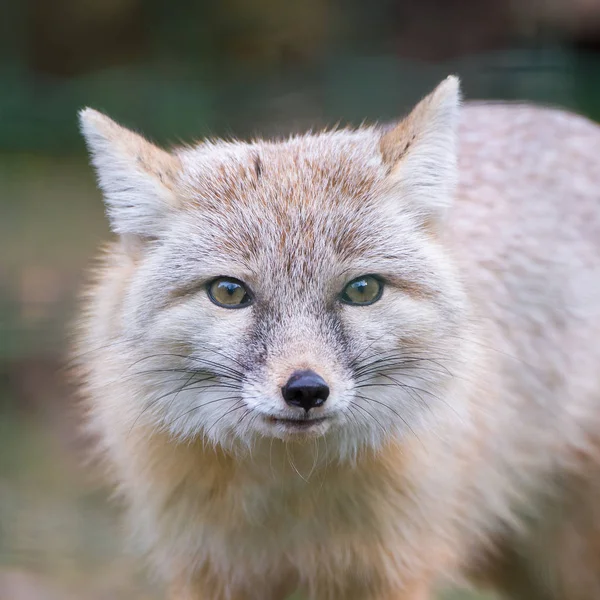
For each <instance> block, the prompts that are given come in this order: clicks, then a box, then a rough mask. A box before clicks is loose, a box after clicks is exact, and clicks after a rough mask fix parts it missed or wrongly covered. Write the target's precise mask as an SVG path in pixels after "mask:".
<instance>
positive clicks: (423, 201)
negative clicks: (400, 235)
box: [379, 76, 460, 223]
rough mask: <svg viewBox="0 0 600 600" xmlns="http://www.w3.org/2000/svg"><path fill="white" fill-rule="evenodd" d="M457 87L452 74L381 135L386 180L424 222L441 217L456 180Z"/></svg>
mask: <svg viewBox="0 0 600 600" xmlns="http://www.w3.org/2000/svg"><path fill="white" fill-rule="evenodd" d="M459 108H460V86H459V80H458V78H457V77H454V76H451V77H448V78H447V79H445V80H444V81H442V83H440V84H439V85H438V87H437V88H436V89H435V90H434V91H433V92H432V93H431V94H429V95H428V96H426V97H425V98H424V99H423V100H421V102H419V104H417V106H416V107H415V108H414V109H413V110H412V112H411V113H410V114H409V115H408V116H407V117H406V118H405V119H404V120H403V121H401V122H400V123H399V124H398V125H396V126H395V127H394V128H393V129H392V130H390V131H388V132H386V133H385V134H384V135H383V136H382V137H381V140H380V146H379V147H380V151H381V156H382V159H383V162H384V164H385V165H386V166H387V167H388V170H389V171H388V172H389V174H388V183H389V184H390V186H391V188H392V190H393V192H394V194H395V195H396V194H398V195H401V196H402V197H403V198H405V199H406V200H407V201H408V202H409V203H410V205H411V210H416V211H417V214H418V215H419V216H420V217H421V218H422V219H423V221H424V222H427V223H431V222H432V221H433V222H436V221H439V220H441V219H442V218H443V216H444V213H445V212H446V209H447V208H449V206H450V204H451V202H452V197H453V195H454V190H455V187H456V181H457V178H458V169H457V148H456V146H457V142H456V137H457V133H456V132H457V125H458V120H459Z"/></svg>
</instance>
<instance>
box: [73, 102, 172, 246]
mask: <svg viewBox="0 0 600 600" xmlns="http://www.w3.org/2000/svg"><path fill="white" fill-rule="evenodd" d="M79 122H80V126H81V132H82V134H83V136H84V138H85V141H86V143H87V147H88V149H89V152H90V154H91V160H92V164H93V165H94V167H95V169H96V175H97V178H98V185H99V187H100V189H101V190H102V192H103V194H104V200H105V202H106V207H107V213H108V218H109V221H110V225H111V229H112V230H113V231H114V232H115V233H117V234H119V235H121V236H122V237H124V238H126V239H142V238H151V237H153V236H155V235H156V234H157V233H158V232H159V231H160V228H161V226H162V222H163V219H164V218H165V216H166V215H167V214H168V212H169V211H170V210H172V209H174V208H175V207H176V204H177V197H176V194H175V192H174V183H175V179H176V175H177V172H178V171H179V169H180V163H179V159H178V158H177V157H175V156H173V155H171V154H169V153H168V152H166V151H165V150H162V149H160V148H158V147H157V146H155V145H154V144H151V143H150V142H148V141H147V140H145V139H144V138H143V137H142V136H140V135H138V134H136V133H133V132H132V131H129V130H128V129H125V128H124V127H121V126H120V125H117V123H115V122H114V121H112V120H111V119H109V118H108V117H107V116H105V115H103V114H101V113H99V112H97V111H95V110H93V109H91V108H84V109H83V110H81V111H80V112H79Z"/></svg>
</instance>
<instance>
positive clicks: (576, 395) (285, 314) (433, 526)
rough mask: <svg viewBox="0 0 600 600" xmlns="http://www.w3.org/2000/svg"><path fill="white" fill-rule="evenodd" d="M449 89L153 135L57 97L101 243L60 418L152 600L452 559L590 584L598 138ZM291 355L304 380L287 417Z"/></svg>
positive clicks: (535, 581)
mask: <svg viewBox="0 0 600 600" xmlns="http://www.w3.org/2000/svg"><path fill="white" fill-rule="evenodd" d="M459 105H460V94H459V88H458V80H457V79H456V78H454V77H450V78H448V79H447V80H445V81H444V82H442V84H441V85H440V86H438V88H437V89H436V90H434V91H433V92H432V94H430V95H429V96H427V97H426V98H425V99H424V100H422V101H421V102H420V103H419V104H418V105H417V106H416V108H415V109H414V110H413V111H412V112H411V113H410V114H409V115H408V116H407V117H406V118H405V119H404V120H403V121H401V122H400V123H399V124H398V125H397V126H396V127H394V128H391V129H390V128H387V129H384V128H379V127H364V128H359V129H357V130H348V129H342V130H334V131H325V132H321V133H316V134H306V135H302V136H294V137H291V138H289V139H285V140H281V141H268V140H254V141H252V142H248V143H245V142H240V141H233V142H224V141H216V142H203V143H200V144H197V145H196V146H192V147H185V148H176V149H174V150H172V151H170V152H167V151H165V150H162V149H159V148H157V147H156V146H154V145H152V144H151V143H149V142H147V141H146V140H144V139H143V138H142V137H140V136H139V135H137V134H134V133H132V132H130V131H128V130H126V129H124V128H122V127H121V126H119V125H117V124H115V123H114V122H112V121H111V120H110V119H108V117H104V116H103V115H100V114H99V113H97V112H95V111H92V110H91V109H86V110H84V111H82V113H81V126H82V131H83V133H84V135H85V137H86V140H87V143H88V146H89V148H90V151H91V154H92V160H93V163H94V166H95V167H96V171H97V175H98V181H99V185H100V188H101V189H102V192H103V194H104V197H105V202H106V205H107V211H108V215H109V219H110V223H111V227H112V229H113V231H114V232H115V233H116V234H117V235H118V236H119V237H120V238H121V240H123V241H125V242H126V243H125V244H123V243H116V244H113V245H112V246H111V247H110V250H109V252H108V254H107V255H106V257H105V259H104V263H103V266H102V268H101V269H100V271H99V273H98V277H97V281H96V283H95V284H94V285H93V286H92V287H91V289H90V293H89V295H88V299H87V304H86V311H85V316H84V318H83V319H82V322H81V332H80V336H79V343H78V353H79V356H80V357H81V358H80V363H81V364H80V366H81V372H82V380H83V381H82V387H83V389H84V393H85V395H86V397H87V406H88V409H89V411H88V421H87V422H88V425H89V427H90V428H91V429H92V430H93V431H94V433H95V434H96V436H97V438H98V439H99V440H100V444H99V452H100V453H101V454H102V456H103V458H104V459H105V463H106V465H107V470H108V472H109V474H110V476H111V478H112V480H113V481H114V483H115V485H116V487H117V489H118V490H119V492H120V494H121V495H122V497H123V499H124V501H125V504H126V506H127V508H128V520H129V522H130V525H131V531H132V533H133V536H134V539H135V540H136V542H137V544H138V545H139V546H140V547H141V549H142V551H143V552H145V553H147V554H148V555H149V559H150V562H151V564H152V565H153V566H154V567H155V568H156V569H157V570H158V572H159V573H160V574H161V575H162V576H164V577H165V579H167V580H168V581H169V582H170V583H171V584H172V585H173V586H174V587H173V590H174V592H173V594H174V595H173V598H174V600H183V599H184V598H185V599H186V600H187V599H188V598H189V599H190V600H191V599H192V598H193V599H194V600H199V599H200V598H211V600H237V599H240V600H241V599H242V598H243V599H248V598H254V599H256V600H258V599H260V600H265V599H267V600H283V598H284V596H285V595H286V594H288V593H290V592H292V591H293V590H294V589H295V588H300V589H302V590H303V591H304V592H305V593H306V594H308V597H309V598H310V599H311V600H339V599H340V598H343V599H344V600H401V599H402V600H417V599H418V600H425V599H426V598H428V596H429V593H430V591H431V589H432V587H433V583H434V581H435V580H436V579H437V578H438V577H439V576H441V575H448V574H451V575H453V576H456V575H457V570H456V569H457V567H458V566H461V567H466V568H464V569H463V570H462V571H461V573H463V574H464V573H471V574H475V575H476V576H477V578H479V579H481V578H483V579H486V578H487V579H488V580H494V581H495V582H496V584H497V585H499V586H500V587H502V586H504V589H506V590H513V591H515V593H518V594H521V595H520V596H519V597H531V598H533V597H536V598H537V597H539V598H542V597H543V598H546V597H547V598H553V599H554V598H555V597H556V598H558V597H561V598H565V599H568V600H575V599H577V600H580V599H584V600H592V599H593V598H596V597H598V596H599V595H600V582H598V579H597V577H596V576H595V574H594V572H592V571H593V569H591V570H590V568H589V566H588V565H594V564H596V565H597V564H598V563H597V562H594V560H595V559H594V557H593V556H592V554H593V552H592V548H593V547H595V546H594V544H593V543H591V542H589V540H588V543H583V542H582V543H579V542H581V535H583V534H582V533H581V532H583V531H585V530H586V529H589V530H590V531H592V532H593V531H595V534H594V535H596V536H597V537H596V538H594V539H600V532H599V527H598V523H597V522H595V521H594V517H593V515H595V514H596V512H597V511H595V510H593V508H592V507H593V506H594V505H595V503H597V501H598V498H597V496H595V495H594V493H593V490H595V489H596V488H597V486H596V485H591V484H590V479H593V480H594V481H597V480H600V479H598V473H599V472H600V468H599V466H598V465H600V461H598V460H597V458H598V453H597V452H596V451H595V450H594V448H596V446H594V444H592V443H591V440H593V439H597V438H593V436H591V435H590V432H597V431H598V430H599V428H598V425H599V423H598V414H600V411H599V406H598V398H600V392H599V383H600V380H599V379H598V375H597V373H598V371H597V369H598V364H600V351H599V348H598V343H597V340H598V339H600V329H599V326H598V323H600V283H598V282H600V249H599V246H598V240H599V239H600V211H599V210H598V206H599V205H600V196H599V191H598V190H600V169H598V168H597V164H596V163H595V162H593V160H592V159H591V158H590V157H597V156H600V133H599V131H598V128H596V127H595V126H593V125H592V124H590V123H588V122H586V121H584V120H582V119H578V118H577V117H574V116H571V115H565V114H563V113H559V112H553V111H543V110H539V109H533V108H529V107H520V106H515V107H490V106H484V107H467V108H465V109H463V110H461V111H460V114H459ZM460 123H462V125H460V127H459V124H460ZM584 149H585V152H584ZM594 160H595V159H594ZM457 164H458V165H459V166H460V168H457ZM458 173H459V174H460V176H459V177H458V180H459V184H458V188H457V185H456V184H457V174H458ZM565 198H569V199H570V200H571V199H572V200H573V202H568V203H566V202H565ZM365 276H375V277H376V278H377V279H378V281H380V282H383V285H384V288H383V293H382V295H381V297H380V298H378V299H377V300H376V301H375V302H373V303H372V304H368V305H364V306H354V305H350V304H348V303H347V302H344V301H343V292H344V290H345V288H346V286H347V285H348V283H349V282H352V281H353V280H355V279H356V278H361V277H362V278H364V277H365ZM223 277H226V278H230V279H231V280H234V281H237V282H238V283H239V284H241V285H243V286H245V290H246V292H245V293H246V295H247V296H248V298H250V300H251V301H249V302H248V303H246V304H244V305H243V306H242V307H240V308H236V309H228V308H224V307H223V306H219V305H218V304H217V303H215V302H213V301H212V300H211V296H210V294H209V290H210V289H211V284H212V283H213V282H214V281H215V279H216V278H223ZM236 285H237V284H236ZM305 369H310V370H313V371H315V373H317V374H318V375H319V376H320V377H322V378H323V380H324V381H325V382H326V384H327V386H328V390H329V396H328V397H327V400H326V402H325V403H323V404H322V405H320V406H316V407H313V408H311V409H310V414H309V417H308V418H309V419H313V420H312V421H308V424H307V426H306V427H305V428H299V427H298V426H297V425H293V424H291V422H290V419H301V418H302V417H303V415H304V414H305V411H303V409H302V408H299V407H298V406H297V405H293V404H291V403H289V404H288V403H286V401H285V399H284V397H283V393H282V387H283V386H284V385H285V384H286V381H287V380H288V379H289V377H290V376H291V375H292V374H293V373H294V372H295V371H298V370H305ZM581 456H585V457H586V460H585V461H582V460H581ZM595 478H596V479H595ZM557 481H559V482H562V487H561V486H557V485H556V482H557ZM582 498H585V501H584V500H582ZM577 505H581V506H585V508H586V510H585V511H583V510H582V511H581V513H579V514H574V509H573V507H574V506H577ZM575 512H576V511H575ZM563 513H564V514H565V515H566V516H565V518H564V520H563V522H562V523H561V526H557V525H556V523H555V519H556V515H557V514H563ZM540 536H541V538H540ZM539 539H548V540H549V542H548V543H546V544H542V545H544V552H539V548H540V542H539ZM590 539H591V538H590ZM553 540H569V547H568V548H567V547H566V545H565V546H564V547H563V546H562V544H560V543H559V544H554V545H553V543H551V542H552V541H553ZM584 541H585V540H584ZM558 546H561V547H560V548H558ZM532 548H533V549H534V550H536V551H535V552H534V551H532ZM573 549H578V550H573ZM577 552H582V553H585V560H578V558H577V557H578V555H577ZM523 557H527V558H526V559H524V558H523ZM519 560H520V561H521V562H518V561H519ZM536 561H538V562H536ZM559 563H560V565H561V568H558V567H557V565H558V564H559ZM514 564H516V565H517V566H516V567H515V568H518V569H519V571H518V572H519V574H523V575H522V579H520V580H515V578H512V579H511V577H510V576H506V577H505V576H504V573H505V570H506V569H507V568H508V567H507V565H510V566H512V565H514ZM572 564H579V565H586V567H585V573H583V575H582V577H584V576H585V578H586V581H588V582H590V583H589V584H588V587H589V589H590V590H591V592H590V593H589V594H588V595H585V594H584V595H577V592H576V590H575V587H574V585H573V581H575V580H576V578H573V577H572V574H569V573H570V569H568V568H567V567H566V566H565V565H567V566H568V565H572ZM555 567H556V568H555ZM540 568H544V569H546V571H548V570H549V569H550V568H551V570H552V572H553V573H555V574H556V575H555V576H554V579H544V578H543V577H540V576H539V569H540ZM581 568H582V570H583V567H581ZM546 571H544V572H546ZM498 573H502V574H503V576H502V578H501V579H502V581H501V582H500V583H499V582H498V579H499V578H498ZM519 585H520V586H521V587H519ZM511 586H512V587H511ZM561 586H562V587H561ZM530 590H535V593H536V594H538V595H537V596H534V595H529V596H527V594H528V593H529V591H530ZM559 590H560V591H561V593H560V594H559V592H558V591H559ZM565 590H566V591H565ZM523 594H525V595H523ZM532 594H533V592H532Z"/></svg>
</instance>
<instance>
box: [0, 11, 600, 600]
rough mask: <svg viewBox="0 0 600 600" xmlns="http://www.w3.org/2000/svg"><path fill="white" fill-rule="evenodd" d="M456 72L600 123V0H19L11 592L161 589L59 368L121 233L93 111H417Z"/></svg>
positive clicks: (2, 51)
mask: <svg viewBox="0 0 600 600" xmlns="http://www.w3.org/2000/svg"><path fill="white" fill-rule="evenodd" d="M451 72H455V73H458V74H459V75H460V76H461V77H462V80H463V86H464V91H465V93H466V95H467V97H469V98H480V99H481V98H486V99H487V98H489V99H508V100H531V101H536V102H541V103H545V104H554V105H559V106H564V107H568V108H571V109H573V110H576V111H578V112H581V113H584V114H587V115H588V116H590V117H592V118H594V119H597V120H600V0H530V1H528V0H370V1H368V2H367V1H360V0H346V1H343V2H342V1H341V0H339V1H338V2H327V1H325V0H301V1H297V2H291V1H289V2H283V1H281V0H221V1H220V2H207V1H201V0H172V1H171V2H166V1H164V0H146V1H143V0H22V1H21V2H12V3H9V2H4V3H2V5H1V6H0V600H68V599H75V598H86V599H89V600H104V599H106V600H108V599H111V600H112V599H115V600H120V599H125V598H127V599H128V600H135V599H138V598H140V599H141V598H147V599H151V598H157V597H160V590H159V589H158V588H157V587H156V586H155V585H151V584H150V583H148V582H147V580H146V579H145V578H144V577H143V575H141V574H140V572H139V568H138V566H137V563H136V561H135V560H134V558H133V557H130V556H128V555H127V554H126V553H125V551H124V550H123V549H122V548H123V544H122V543H121V539H120V534H121V532H120V529H119V525H118V520H117V519H116V518H115V511H114V510H113V509H112V508H110V507H109V505H108V504H107V502H106V496H107V491H106V490H105V489H103V488H102V487H101V486H99V485H98V482H96V481H95V480H94V478H93V477H92V476H91V475H90V474H89V473H88V470H87V469H85V468H84V467H82V465H81V459H82V457H83V456H84V455H85V442H84V441H83V440H82V439H81V438H80V437H79V436H78V435H77V425H76V423H77V419H76V416H75V415H74V413H73V410H72V406H73V403H72V390H71V389H70V388H69V385H68V383H67V381H66V379H65V377H64V370H63V368H62V367H63V363H64V352H65V348H66V339H67V335H66V332H67V327H66V325H67V323H68V322H69V319H70V317H71V315H72V314H73V308H74V302H75V296H76V290H77V288H78V285H79V284H80V282H81V281H82V273H83V271H84V269H85V267H86V265H87V264H88V263H89V261H90V259H91V257H92V256H93V254H94V250H95V248H96V247H97V245H98V244H99V242H100V241H101V240H102V239H104V238H106V237H107V236H108V231H107V228H106V224H105V221H104V218H103V207H102V203H101V199H100V194H99V193H98V192H97V191H96V189H95V184H94V180H93V175H92V172H91V170H90V169H89V168H88V167H87V166H86V158H85V155H84V147H83V143H82V141H81V139H80V138H79V135H78V132H77V124H76V111H77V109H78V108H80V107H82V106H85V105H89V106H93V107H95V108H98V109H100V110H103V111H106V112H108V113H109V114H110V115H111V116H112V117H114V118H115V119H117V120H119V121H121V122H123V123H124V124H127V125H129V126H132V127H134V128H137V129H139V130H141V131H143V132H144V133H146V134H147V135H148V136H150V137H151V138H153V139H155V140H158V141H160V142H164V143H167V144H170V143H177V142H178V141H180V140H186V141H190V140H192V139H194V138H198V137H202V136H205V135H230V134H235V135H238V136H247V135H253V134H255V133H259V132H260V133H264V134H275V133H277V134H279V133H283V132H290V131H294V130H298V129H304V128H307V127H310V126H319V125H324V124H331V123H334V122H337V121H340V120H341V122H342V123H344V122H349V123H356V124H358V123H360V122H361V121H362V120H363V119H367V120H374V119H391V118H394V117H397V116H400V115H401V114H402V113H403V112H404V111H405V110H407V109H408V108H409V107H410V106H411V104H412V103H414V102H415V101H416V100H417V99H418V98H419V97H420V96H422V95H423V94H424V93H426V92H427V91H429V90H430V89H431V88H432V87H433V86H434V85H435V84H436V83H437V82H438V81H439V80H441V79H442V78H443V77H445V76H446V75H447V74H449V73H451ZM453 597H455V598H456V597H458V598H464V597H466V596H465V595H463V594H462V593H460V594H459V595H458V596H453Z"/></svg>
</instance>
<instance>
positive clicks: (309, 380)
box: [281, 370, 329, 413]
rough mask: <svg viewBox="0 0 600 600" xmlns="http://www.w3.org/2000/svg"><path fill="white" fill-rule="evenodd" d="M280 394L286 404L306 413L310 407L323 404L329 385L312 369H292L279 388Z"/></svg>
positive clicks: (327, 394)
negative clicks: (286, 379)
mask: <svg viewBox="0 0 600 600" xmlns="http://www.w3.org/2000/svg"><path fill="white" fill-rule="evenodd" d="M281 395H282V396H283V399H284V400H285V401H286V403H287V404H288V405H290V406H298V407H300V408H303V409H304V410H305V411H306V412H307V413H308V411H309V410H310V409H311V408H318V407H319V406H323V404H325V401H326V400H327V398H328V397H329V386H328V385H327V383H326V382H325V380H324V379H323V378H322V377H321V376H320V375H318V374H317V373H315V372H314V371H312V370H303V371H294V372H293V373H292V375H291V376H290V378H289V379H288V381H287V383H286V384H285V385H284V386H283V387H282V388H281Z"/></svg>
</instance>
